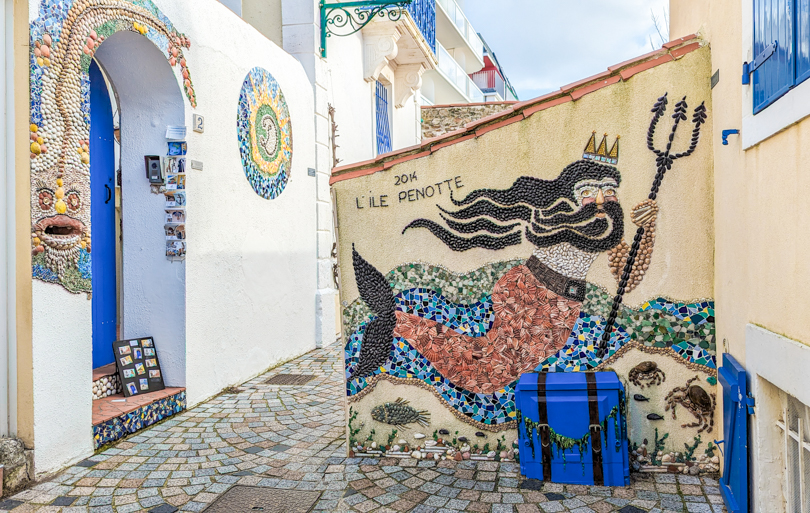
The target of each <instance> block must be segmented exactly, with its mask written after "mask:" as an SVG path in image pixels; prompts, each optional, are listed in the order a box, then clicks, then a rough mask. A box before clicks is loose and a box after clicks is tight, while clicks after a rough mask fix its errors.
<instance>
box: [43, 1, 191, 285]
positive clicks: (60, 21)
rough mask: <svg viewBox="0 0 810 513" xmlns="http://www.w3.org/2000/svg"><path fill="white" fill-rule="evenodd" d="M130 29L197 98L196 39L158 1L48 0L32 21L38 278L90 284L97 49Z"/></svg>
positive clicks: (75, 283) (186, 91)
mask: <svg viewBox="0 0 810 513" xmlns="http://www.w3.org/2000/svg"><path fill="white" fill-rule="evenodd" d="M123 30H128V31H131V32H136V33H138V34H141V35H143V36H144V37H146V38H148V39H149V40H150V41H152V42H153V43H154V44H155V46H157V47H158V48H159V49H160V50H161V51H162V52H163V54H164V55H165V57H166V59H167V61H168V63H169V65H170V66H172V67H176V66H179V67H180V74H181V76H182V79H183V88H184V90H185V93H186V97H187V98H188V101H189V103H190V104H191V106H192V107H193V106H196V104H197V101H196V97H195V93H194V87H193V85H192V82H191V75H190V70H189V68H188V66H187V65H186V58H185V55H184V51H185V50H187V49H188V48H190V47H191V41H190V40H189V39H188V38H187V37H186V36H185V35H184V34H182V33H180V32H178V31H177V30H176V29H175V27H174V26H173V25H172V23H171V21H169V19H168V18H167V17H166V16H165V15H163V13H162V12H161V11H160V10H159V9H158V8H157V7H156V6H155V5H154V4H153V3H152V2H151V0H84V1H71V0H42V1H41V2H40V4H39V12H38V16H37V17H36V18H35V19H34V20H33V21H32V22H31V25H30V38H31V39H30V44H31V54H30V62H29V67H30V87H31V119H30V127H29V136H30V146H31V154H30V156H31V221H32V229H31V247H32V254H33V258H32V261H33V277H34V278H35V279H39V280H43V281H46V282H51V283H58V284H60V285H62V286H63V287H64V288H65V289H67V290H68V291H70V292H74V293H78V292H89V291H90V290H91V279H92V276H91V263H90V262H91V261H90V258H91V257H90V254H91V246H92V244H91V237H90V233H91V228H90V158H91V156H90V151H89V150H90V148H89V146H90V141H89V137H90V78H89V75H88V69H89V66H90V62H91V60H92V58H93V55H94V54H95V52H96V51H97V50H98V47H99V46H100V45H101V44H103V42H104V40H105V39H107V38H108V37H110V36H111V35H112V34H114V33H116V32H119V31H123Z"/></svg>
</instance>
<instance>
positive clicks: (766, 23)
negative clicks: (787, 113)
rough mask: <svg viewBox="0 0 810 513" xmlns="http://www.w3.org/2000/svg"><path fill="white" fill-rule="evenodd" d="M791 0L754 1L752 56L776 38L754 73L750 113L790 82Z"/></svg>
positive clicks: (791, 59) (791, 74)
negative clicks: (766, 56)
mask: <svg viewBox="0 0 810 513" xmlns="http://www.w3.org/2000/svg"><path fill="white" fill-rule="evenodd" d="M794 1H799V2H803V1H805V0H754V52H753V53H754V55H753V57H754V58H756V56H758V55H759V54H761V53H762V52H763V51H764V50H765V48H766V47H767V46H768V45H770V44H771V43H773V42H774V41H777V43H778V44H777V48H776V52H775V53H774V54H773V55H772V56H771V58H770V59H768V60H767V61H765V62H764V63H763V64H762V66H760V67H759V69H757V70H756V71H755V72H754V76H753V85H754V114H756V113H757V112H759V111H761V110H762V109H764V108H765V107H767V106H768V105H770V104H771V103H773V102H774V101H776V100H777V99H778V98H779V97H780V96H782V95H783V94H785V93H786V92H788V90H789V89H790V88H791V87H792V86H793V84H794V72H795V70H794V67H795V65H796V64H795V62H794V61H795V54H794V51H793V49H794V42H793V38H794V21H795V20H794V15H795V10H794V5H793V3H794Z"/></svg>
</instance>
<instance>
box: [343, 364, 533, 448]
mask: <svg viewBox="0 0 810 513" xmlns="http://www.w3.org/2000/svg"><path fill="white" fill-rule="evenodd" d="M381 380H385V381H389V382H391V383H393V384H395V385H412V386H415V387H418V388H422V389H425V390H427V391H428V392H430V393H431V394H433V395H434V396H436V398H437V399H439V401H441V402H442V403H443V404H444V405H445V406H446V407H447V409H448V410H449V411H450V413H452V414H453V416H454V417H456V418H457V419H458V420H460V421H461V422H464V423H465V424H469V425H470V426H473V427H474V428H476V429H480V430H482V431H489V432H491V433H500V432H501V431H506V430H509V429H517V421H516V420H510V421H509V422H504V423H503V424H483V423H481V422H478V421H475V420H473V419H471V418H470V417H468V416H466V415H464V414H463V413H461V412H460V411H458V410H457V409H455V408H453V407H452V406H451V405H450V403H448V402H447V400H446V399H445V398H444V397H442V395H441V394H440V393H439V392H438V391H437V390H436V389H435V388H433V387H432V386H430V385H428V384H427V383H425V382H424V381H422V380H421V379H419V378H397V377H396V376H391V375H390V374H376V375H374V376H371V377H370V378H368V381H367V383H368V384H367V385H366V387H365V388H363V390H361V391H359V392H357V394H355V395H353V396H350V397H349V402H350V403H356V402H358V401H360V400H361V399H362V398H363V397H365V396H366V395H368V394H370V393H371V392H372V391H373V390H374V389H375V388H376V387H377V383H378V382H379V381H381Z"/></svg>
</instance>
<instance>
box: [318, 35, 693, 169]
mask: <svg viewBox="0 0 810 513" xmlns="http://www.w3.org/2000/svg"><path fill="white" fill-rule="evenodd" d="M696 38H697V36H696V35H694V34H693V35H689V36H685V37H682V38H678V39H676V40H674V41H670V42H669V43H666V44H664V46H663V47H662V48H661V49H660V50H656V51H654V52H649V53H646V54H644V55H640V56H638V57H636V58H633V59H630V60H627V61H624V62H621V63H619V64H615V65H613V66H610V67H609V68H608V69H607V71H603V72H602V73H599V74H596V75H593V76H591V77H588V78H585V79H582V80H579V81H577V82H573V83H571V84H568V85H566V86H563V87H562V88H560V90H559V91H554V92H551V93H549V94H546V95H543V96H540V97H538V98H533V99H531V100H527V101H522V102H516V103H512V102H502V103H510V104H511V106H510V107H509V108H507V109H505V110H503V111H500V112H496V113H494V114H491V115H489V116H486V117H483V118H481V119H478V120H476V121H473V122H470V123H467V124H466V125H464V127H462V128H459V129H457V130H454V131H452V132H448V133H446V134H442V135H440V136H438V137H433V138H429V139H423V140H422V142H421V143H420V144H417V145H414V146H409V147H408V148H402V149H399V150H396V151H392V152H390V153H386V154H383V155H379V156H377V158H375V159H371V160H366V161H363V162H357V163H354V164H348V165H344V166H340V167H336V168H334V169H332V178H331V179H330V180H329V183H330V185H331V184H334V183H337V182H340V181H343V180H349V179H351V178H357V177H359V176H365V175H369V174H372V173H376V172H377V171H382V170H384V169H389V168H391V167H393V166H395V165H396V164H399V163H402V162H405V161H408V160H413V159H417V158H422V157H425V156H428V155H430V154H431V153H434V152H436V151H438V150H440V149H442V148H446V147H447V146H450V145H453V144H457V143H460V142H463V141H468V140H470V139H473V138H475V137H480V136H482V135H484V134H486V133H487V132H491V131H492V130H496V129H498V128H501V127H504V126H507V125H511V124H513V123H517V122H518V121H521V120H523V119H526V118H528V117H529V116H531V115H532V114H534V113H536V112H540V111H542V110H545V109H549V108H552V107H555V106H557V105H561V104H563V103H567V102H570V101H576V100H578V99H580V98H582V97H583V96H585V95H587V94H589V93H592V92H594V91H598V90H599V89H602V88H604V87H608V86H610V85H612V84H616V83H618V82H620V81H624V80H628V79H629V78H630V77H632V76H633V75H635V74H637V73H640V72H642V71H646V70H648V69H651V68H654V67H656V66H660V65H661V64H665V63H667V62H670V61H672V60H674V59H677V58H680V57H682V56H684V55H686V54H687V53H689V52H692V51H694V50H697V49H698V48H700V42H699V41H696V42H693V43H690V44H685V43H686V42H688V41H692V40H693V39H696ZM566 93H567V94H566ZM469 105H471V104H459V105H458V106H460V107H461V106H469ZM453 106H454V105H437V106H434V107H453ZM419 150H422V151H419Z"/></svg>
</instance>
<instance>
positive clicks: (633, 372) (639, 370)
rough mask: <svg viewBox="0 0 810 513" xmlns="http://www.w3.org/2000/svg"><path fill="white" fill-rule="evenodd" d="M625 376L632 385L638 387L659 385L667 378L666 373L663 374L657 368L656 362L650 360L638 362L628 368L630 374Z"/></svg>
mask: <svg viewBox="0 0 810 513" xmlns="http://www.w3.org/2000/svg"><path fill="white" fill-rule="evenodd" d="M627 377H628V378H630V381H631V382H632V383H633V384H634V385H636V386H637V387H640V388H644V387H645V386H648V387H651V386H653V385H660V384H661V383H662V382H664V381H666V380H667V375H666V374H664V371H662V370H661V369H659V368H658V364H657V363H655V362H651V361H646V362H641V363H639V364H638V365H636V366H635V367H633V368H632V369H630V374H629V375H628V376H627Z"/></svg>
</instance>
